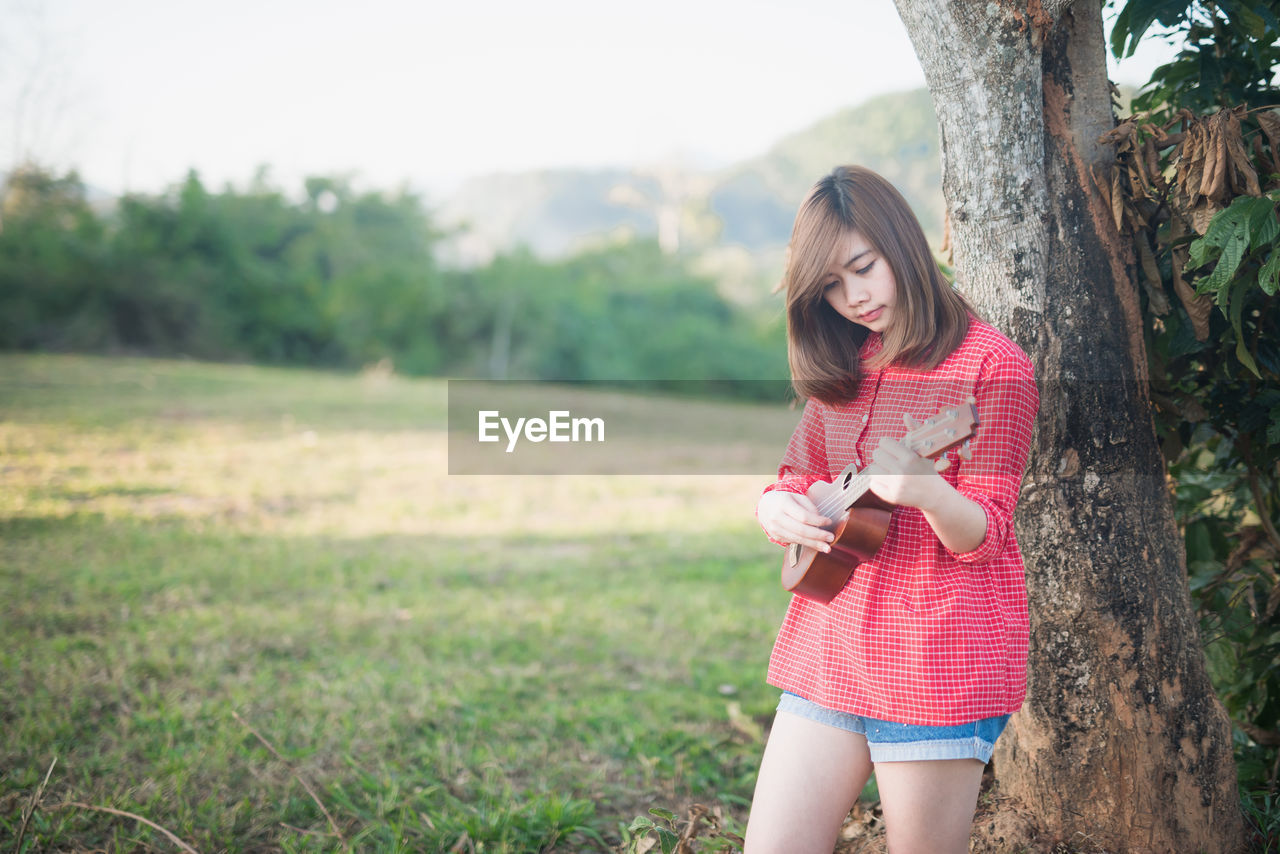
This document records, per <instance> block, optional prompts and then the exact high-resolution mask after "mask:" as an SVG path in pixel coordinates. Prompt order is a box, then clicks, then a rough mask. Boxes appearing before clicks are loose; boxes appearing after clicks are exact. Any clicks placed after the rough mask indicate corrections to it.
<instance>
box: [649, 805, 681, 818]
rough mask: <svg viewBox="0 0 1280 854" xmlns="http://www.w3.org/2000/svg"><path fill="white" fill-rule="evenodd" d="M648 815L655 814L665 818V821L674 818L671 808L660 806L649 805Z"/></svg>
mask: <svg viewBox="0 0 1280 854" xmlns="http://www.w3.org/2000/svg"><path fill="white" fill-rule="evenodd" d="M649 815H656V816H657V817H658V818H661V819H666V820H667V821H675V820H676V814H675V813H673V812H672V811H671V810H664V809H663V808H662V807H650V808H649Z"/></svg>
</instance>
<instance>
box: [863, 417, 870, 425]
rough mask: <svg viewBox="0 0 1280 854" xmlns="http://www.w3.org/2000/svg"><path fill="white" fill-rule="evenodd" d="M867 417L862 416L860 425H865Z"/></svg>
mask: <svg viewBox="0 0 1280 854" xmlns="http://www.w3.org/2000/svg"><path fill="white" fill-rule="evenodd" d="M868 417H869V415H864V416H862V423H863V424H866V423H867V418H868Z"/></svg>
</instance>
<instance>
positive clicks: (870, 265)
mask: <svg viewBox="0 0 1280 854" xmlns="http://www.w3.org/2000/svg"><path fill="white" fill-rule="evenodd" d="M875 265H876V262H875V261H872V262H871V263H870V264H868V265H867V266H865V267H863V268H862V269H861V270H855V271H854V272H855V273H857V274H858V275H859V276H861V275H864V274H866V273H868V272H870V270H871V268H872V267H874V266H875Z"/></svg>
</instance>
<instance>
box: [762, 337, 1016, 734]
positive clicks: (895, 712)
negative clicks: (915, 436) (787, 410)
mask: <svg viewBox="0 0 1280 854" xmlns="http://www.w3.org/2000/svg"><path fill="white" fill-rule="evenodd" d="M879 347H880V337H879V336H878V335H875V334H873V335H871V336H870V337H869V338H868V340H867V343H866V345H864V347H863V358H864V359H866V358H868V357H870V356H872V355H874V354H875V353H876V352H877V351H878V350H879ZM969 396H973V397H975V398H977V401H978V403H977V407H978V418H979V420H980V422H981V423H980V424H979V426H978V427H977V429H976V432H975V434H974V437H973V440H972V443H971V447H972V452H973V459H972V460H970V461H968V462H966V461H964V460H962V459H960V458H959V457H958V456H957V455H956V451H954V450H953V451H950V452H948V456H949V457H950V458H951V466H950V467H949V468H948V469H947V470H946V471H944V472H943V473H942V476H943V477H944V478H946V480H947V481H948V482H949V483H950V484H951V485H952V486H954V487H955V488H956V489H957V490H959V491H960V493H961V494H962V495H964V496H966V497H967V498H970V499H972V500H973V501H975V502H977V503H978V504H979V505H980V506H981V507H982V509H983V510H984V511H986V514H987V533H986V538H985V539H984V540H983V541H982V543H981V544H980V545H979V546H978V547H977V548H976V549H974V550H973V551H971V552H966V553H962V554H957V553H955V552H952V551H951V550H950V549H948V548H947V547H946V546H944V545H943V544H942V543H941V541H939V540H938V537H937V535H936V534H934V532H933V529H932V528H931V527H930V526H929V523H928V522H927V521H925V518H924V514H923V513H922V512H921V511H919V510H917V509H915V508H913V507H898V508H895V509H894V511H893V516H892V520H891V522H890V524H889V531H888V534H887V535H886V537H885V541H884V545H883V546H881V548H880V550H879V552H877V553H876V556H875V559H874V560H871V561H867V562H865V563H862V564H859V566H858V567H857V569H856V570H854V573H853V575H852V576H851V577H850V579H849V581H848V582H847V583H846V584H845V586H844V589H843V590H841V591H840V593H839V594H838V595H837V596H836V598H835V599H833V600H832V601H831V602H830V604H827V605H822V604H819V603H817V602H814V601H813V600H811V599H806V598H804V597H803V596H793V597H792V599H791V606H790V608H789V609H788V610H787V615H786V618H785V619H784V620H783V623H782V629H781V630H780V631H779V633H778V640H777V643H776V644H775V645H774V648H773V655H772V657H771V659H770V661H769V677H768V679H769V684H771V685H774V686H777V687H779V688H782V689H784V690H787V691H792V692H794V693H796V694H799V695H801V696H802V697H806V698H808V699H810V700H812V701H813V702H815V703H818V704H819V705H821V706H826V707H827V708H831V709H837V710H840V711H844V712H849V713H851V714H856V715H866V716H868V717H873V718H879V719H881V720H890V721H897V722H899V723H909V724H919V725H931V726H950V725H953V724H959V723H965V722H968V721H973V720H977V719H980V718H985V717H991V716H994V715H1003V714H1009V713H1012V712H1014V711H1016V710H1017V709H1018V708H1019V706H1021V705H1022V700H1023V697H1024V696H1025V695H1026V678H1027V643H1028V633H1029V623H1028V617H1027V596H1026V589H1025V585H1024V580H1023V569H1022V556H1021V554H1020V553H1019V551H1018V543H1017V540H1016V538H1015V537H1014V532H1013V508H1014V504H1015V503H1016V501H1017V498H1018V491H1019V489H1020V487H1021V483H1022V474H1023V471H1024V469H1025V468H1026V464H1027V454H1028V452H1029V450H1030V445H1031V430H1032V426H1033V424H1034V421H1035V416H1036V410H1037V409H1038V408H1039V394H1038V392H1037V390H1036V383H1035V376H1034V374H1033V371H1032V366H1031V361H1030V360H1029V359H1028V358H1027V356H1026V354H1024V353H1023V352H1022V351H1021V350H1020V349H1019V348H1018V346H1017V345H1016V344H1014V343H1013V342H1012V341H1010V340H1009V339H1008V338H1006V337H1005V336H1003V335H1001V334H1000V333H999V332H998V331H996V329H995V328H994V327H992V326H990V325H989V324H987V323H983V322H981V321H978V320H973V321H971V322H970V326H969V331H968V334H967V335H966V336H965V338H964V341H963V342H962V343H961V345H960V346H959V347H957V348H956V350H955V351H954V352H952V353H951V355H949V356H948V357H947V358H946V359H945V360H943V362H942V363H941V364H939V365H938V366H937V367H936V368H934V369H933V370H931V371H917V370H911V369H904V368H901V367H895V366H890V367H888V368H885V369H882V370H878V371H867V372H866V373H865V375H864V378H863V381H862V384H861V386H860V387H859V390H858V396H857V398H856V399H854V400H852V401H850V402H848V403H844V404H840V405H838V406H834V407H828V406H826V405H824V404H822V403H819V402H818V401H816V400H810V401H809V402H808V403H807V404H806V406H805V408H804V415H803V416H802V417H801V420H800V424H799V426H798V427H797V428H796V431H795V433H794V435H792V437H791V442H790V444H788V446H787V451H786V454H785V455H784V456H783V459H782V465H781V466H780V468H779V470H778V477H779V480H778V482H777V483H774V484H771V485H770V486H769V487H767V488H766V490H765V491H766V492H767V491H769V490H771V489H783V490H787V491H790V492H799V493H803V492H804V491H805V490H807V489H808V488H809V486H810V485H811V484H812V483H813V482H814V481H816V480H825V481H830V480H833V479H834V478H835V477H836V476H837V475H839V474H840V472H841V471H842V470H843V469H844V468H845V466H847V465H849V464H850V463H854V464H856V465H857V466H858V468H862V467H864V466H865V465H866V464H868V463H869V462H870V461H871V455H872V453H873V452H874V450H875V448H876V446H877V445H878V443H879V442H880V439H881V438H883V437H885V436H888V437H891V438H895V439H897V438H901V437H902V436H903V434H905V433H906V432H907V428H906V427H905V426H904V422H903V415H904V414H909V415H911V416H913V417H914V418H915V419H916V420H918V421H923V420H925V419H926V418H929V417H930V416H932V415H934V414H936V413H937V412H938V411H939V410H941V409H943V408H945V407H947V406H949V405H954V404H956V403H960V402H963V401H964V400H965V399H966V398H968V397H969Z"/></svg>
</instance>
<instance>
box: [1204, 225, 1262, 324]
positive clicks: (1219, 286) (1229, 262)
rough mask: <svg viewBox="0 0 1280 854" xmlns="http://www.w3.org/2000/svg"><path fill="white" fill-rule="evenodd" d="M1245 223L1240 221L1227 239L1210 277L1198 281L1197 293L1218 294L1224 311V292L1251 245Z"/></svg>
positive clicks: (1225, 307)
mask: <svg viewBox="0 0 1280 854" xmlns="http://www.w3.org/2000/svg"><path fill="white" fill-rule="evenodd" d="M1244 228H1245V226H1244V223H1243V222H1242V223H1238V228H1237V230H1236V231H1235V232H1234V233H1232V235H1231V237H1230V238H1228V239H1227V242H1226V245H1225V246H1223V247H1222V255H1221V257H1219V258H1218V263H1217V265H1215V266H1214V268H1213V272H1212V273H1210V274H1209V276H1208V278H1205V279H1201V280H1200V281H1199V282H1198V283H1196V293H1198V294H1217V295H1218V305H1219V306H1221V308H1222V310H1223V313H1225V312H1226V310H1227V306H1226V303H1225V301H1224V299H1223V296H1222V294H1223V292H1224V291H1225V289H1226V286H1227V284H1229V283H1230V282H1231V279H1232V277H1233V276H1235V274H1236V270H1238V269H1240V262H1241V261H1243V260H1244V256H1245V249H1246V247H1247V246H1248V245H1249V241H1248V237H1247V236H1246V235H1245V231H1244Z"/></svg>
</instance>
